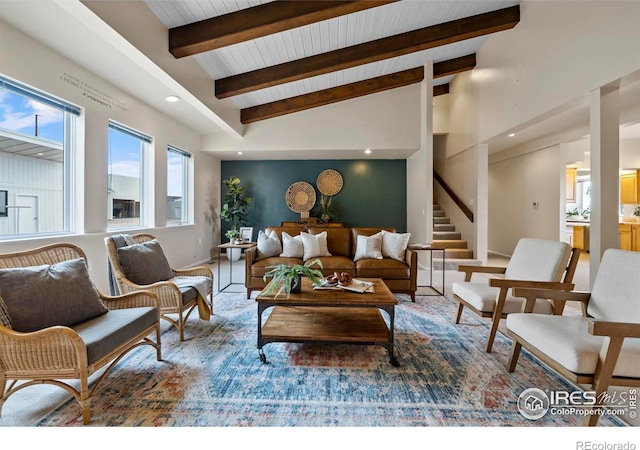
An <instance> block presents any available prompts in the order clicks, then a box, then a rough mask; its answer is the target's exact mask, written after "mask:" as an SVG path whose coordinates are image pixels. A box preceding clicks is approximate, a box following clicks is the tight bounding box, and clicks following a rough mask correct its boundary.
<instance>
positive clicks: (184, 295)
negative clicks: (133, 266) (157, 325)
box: [104, 233, 213, 341]
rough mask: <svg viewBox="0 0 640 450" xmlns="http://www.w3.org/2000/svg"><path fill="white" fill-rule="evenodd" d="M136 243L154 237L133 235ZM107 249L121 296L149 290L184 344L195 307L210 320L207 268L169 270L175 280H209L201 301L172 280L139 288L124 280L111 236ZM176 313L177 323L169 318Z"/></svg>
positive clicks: (211, 301)
mask: <svg viewBox="0 0 640 450" xmlns="http://www.w3.org/2000/svg"><path fill="white" fill-rule="evenodd" d="M131 237H132V238H133V240H134V242H135V243H136V244H141V243H144V242H149V241H152V240H154V239H156V238H155V236H153V235H151V234H148V233H140V234H134V235H132V236H131ZM104 241H105V245H106V247H107V255H108V257H109V264H110V266H111V271H112V277H113V280H114V281H115V284H116V285H117V289H118V291H119V293H120V294H123V293H127V292H135V291H139V290H149V291H151V292H153V293H154V294H156V296H157V297H158V299H159V301H160V317H161V318H162V319H165V320H166V321H168V322H169V323H170V324H172V325H173V326H175V327H176V328H177V329H178V331H179V332H180V341H184V327H185V323H186V322H187V320H188V319H189V316H190V315H191V313H192V312H193V311H194V309H196V308H198V311H199V314H200V318H201V319H205V320H209V316H208V314H210V313H211V312H213V272H211V270H210V269H209V268H208V267H204V266H198V267H193V268H191V269H186V270H178V269H173V268H172V269H171V270H172V271H173V274H174V276H175V277H192V276H202V277H206V278H208V279H209V280H210V281H211V283H210V285H211V289H210V292H208V293H207V296H206V297H204V298H203V296H202V295H200V293H197V295H195V291H194V290H191V291H190V293H189V290H185V289H184V288H183V289H182V290H181V288H180V287H179V286H178V285H177V284H176V283H175V282H174V281H172V279H169V280H166V281H159V282H157V283H153V284H148V285H140V284H136V283H134V282H132V281H131V280H129V279H127V276H126V274H125V273H124V270H123V268H122V265H121V264H120V260H119V258H118V249H117V247H116V243H115V241H114V240H113V238H112V237H106V238H105V239H104ZM168 314H177V315H178V318H177V320H176V319H174V318H172V317H170V316H168Z"/></svg>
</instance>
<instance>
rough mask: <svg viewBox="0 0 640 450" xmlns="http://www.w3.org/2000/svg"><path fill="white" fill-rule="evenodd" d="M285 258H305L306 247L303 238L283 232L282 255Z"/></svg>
mask: <svg viewBox="0 0 640 450" xmlns="http://www.w3.org/2000/svg"><path fill="white" fill-rule="evenodd" d="M280 256H282V257H283V258H300V259H302V257H303V256H304V246H303V244H302V236H300V235H298V236H291V235H289V233H287V232H286V231H283V232H282V253H280Z"/></svg>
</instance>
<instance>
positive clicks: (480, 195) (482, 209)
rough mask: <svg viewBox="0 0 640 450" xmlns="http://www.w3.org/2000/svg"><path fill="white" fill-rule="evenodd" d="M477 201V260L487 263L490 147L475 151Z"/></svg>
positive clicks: (481, 146) (475, 218)
mask: <svg viewBox="0 0 640 450" xmlns="http://www.w3.org/2000/svg"><path fill="white" fill-rule="evenodd" d="M474 154H475V156H474V157H475V166H476V177H477V178H476V201H475V204H476V205H475V210H474V213H473V220H474V224H475V226H474V229H475V234H476V237H475V248H474V255H475V259H478V260H480V261H482V264H486V263H487V258H488V252H489V250H488V246H489V244H488V241H489V146H488V145H487V144H480V145H478V146H476V148H475V151H474Z"/></svg>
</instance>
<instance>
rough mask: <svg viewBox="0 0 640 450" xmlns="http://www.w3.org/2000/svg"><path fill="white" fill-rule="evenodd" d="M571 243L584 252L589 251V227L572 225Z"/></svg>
mask: <svg viewBox="0 0 640 450" xmlns="http://www.w3.org/2000/svg"><path fill="white" fill-rule="evenodd" d="M572 245H573V246H574V247H575V248H579V249H581V250H584V251H586V252H588V251H589V227H588V226H585V225H574V226H573V240H572Z"/></svg>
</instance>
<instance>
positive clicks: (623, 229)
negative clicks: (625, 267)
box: [618, 223, 633, 250]
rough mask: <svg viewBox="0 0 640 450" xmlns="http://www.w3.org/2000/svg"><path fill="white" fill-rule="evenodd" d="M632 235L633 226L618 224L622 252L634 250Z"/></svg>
mask: <svg viewBox="0 0 640 450" xmlns="http://www.w3.org/2000/svg"><path fill="white" fill-rule="evenodd" d="M632 237H633V236H632V233H631V225H630V224H628V223H621V224H618V238H619V241H620V248H621V249H622V250H632V249H633V244H632Z"/></svg>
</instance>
